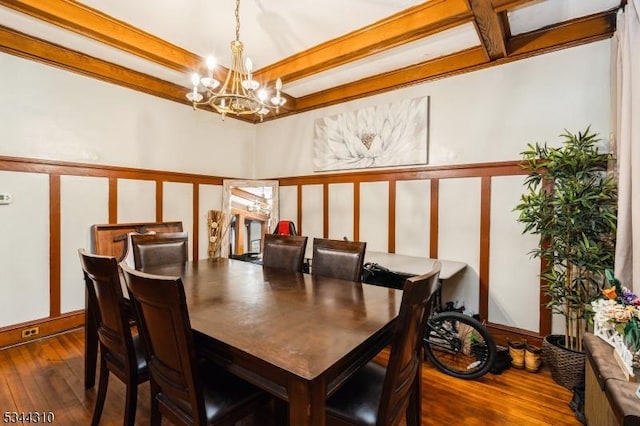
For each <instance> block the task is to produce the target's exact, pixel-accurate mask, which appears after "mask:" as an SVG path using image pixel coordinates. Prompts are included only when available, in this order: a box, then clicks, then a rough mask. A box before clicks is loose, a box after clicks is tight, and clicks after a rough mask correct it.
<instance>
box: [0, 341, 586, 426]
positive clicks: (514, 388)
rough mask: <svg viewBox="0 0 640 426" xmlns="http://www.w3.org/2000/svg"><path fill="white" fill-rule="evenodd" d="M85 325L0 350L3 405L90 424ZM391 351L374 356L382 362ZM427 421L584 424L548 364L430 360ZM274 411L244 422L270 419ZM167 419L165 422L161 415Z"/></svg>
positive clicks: (117, 392)
mask: <svg viewBox="0 0 640 426" xmlns="http://www.w3.org/2000/svg"><path fill="white" fill-rule="evenodd" d="M83 350H84V332H83V330H74V331H71V332H69V333H65V334H61V335H58V336H54V337H51V338H48V339H43V340H40V341H34V342H30V343H28V344H24V345H20V346H15V347H12V348H7V349H4V350H0V409H1V410H2V411H3V413H4V412H7V411H16V412H24V411H39V412H42V411H52V412H53V413H54V414H55V423H56V424H60V425H88V424H90V421H91V414H92V411H93V405H94V402H95V395H96V388H94V389H91V390H88V391H85V390H84V385H83V356H82V354H83ZM387 355H388V353H387V352H383V353H382V354H380V355H379V356H378V358H377V360H378V361H380V362H385V361H386V359H387ZM422 380H423V398H424V399H423V415H422V424H423V425H448V426H449V425H450V426H453V425H519V426H521V425H579V424H580V423H579V422H578V421H577V420H576V419H575V417H574V415H573V412H572V411H571V409H570V408H569V406H568V403H569V401H570V400H571V392H569V391H568V390H567V389H565V388H563V387H561V386H559V385H557V384H556V383H555V382H553V380H552V379H551V377H550V375H549V372H548V370H547V369H544V368H543V369H542V371H541V372H540V373H537V374H532V373H527V372H526V371H522V370H515V369H508V370H506V371H505V372H504V373H502V374H500V375H493V374H488V375H486V376H484V377H482V378H481V379H479V380H474V381H465V380H460V379H455V378H452V377H449V376H446V375H444V374H442V373H440V372H439V371H437V370H435V369H434V368H432V367H431V365H430V364H429V363H428V362H425V364H424V369H423V377H422ZM124 399H125V387H124V385H123V384H122V383H121V382H120V381H119V380H118V379H117V378H115V377H113V376H112V377H111V380H110V381H109V391H108V394H107V400H106V402H105V407H104V412H103V414H102V421H101V425H121V424H122V416H123V410H124ZM148 400H149V386H148V384H143V385H141V386H140V391H139V395H138V412H137V416H136V424H139V425H145V424H148V423H149V402H148ZM271 419H272V415H271V411H270V410H268V409H266V410H265V412H264V413H261V414H259V415H257V416H256V417H255V418H253V419H247V420H246V421H243V422H242V423H243V425H244V424H246V425H252V424H253V425H258V426H266V425H271V424H273V421H272V420H271ZM163 424H168V423H167V422H163Z"/></svg>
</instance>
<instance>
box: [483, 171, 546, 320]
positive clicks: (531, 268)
mask: <svg viewBox="0 0 640 426" xmlns="http://www.w3.org/2000/svg"><path fill="white" fill-rule="evenodd" d="M524 180H525V177H524V176H504V177H503V176H500V177H494V178H492V179H491V233H490V238H491V247H490V251H489V321H490V322H492V323H496V324H504V325H510V326H513V327H518V328H522V329H525V330H531V331H534V332H538V331H539V330H538V328H539V320H540V280H539V279H538V277H537V274H538V273H539V272H540V262H539V261H538V260H534V259H531V257H530V255H529V254H528V253H529V251H531V250H532V249H533V248H535V247H536V246H537V245H538V241H539V239H538V238H536V237H535V236H534V235H529V234H527V235H522V230H523V229H524V228H523V225H522V224H520V223H518V221H517V218H518V213H517V212H515V211H513V208H514V207H515V206H516V205H517V204H518V202H519V201H520V196H519V193H522V192H524V186H523V184H524ZM505 265H509V268H505ZM514 271H517V273H514ZM513 300H527V301H528V303H526V304H520V303H519V304H514V303H513V302H512V301H513Z"/></svg>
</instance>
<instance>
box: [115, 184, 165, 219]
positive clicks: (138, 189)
mask: <svg viewBox="0 0 640 426" xmlns="http://www.w3.org/2000/svg"><path fill="white" fill-rule="evenodd" d="M135 222H161V220H158V218H157V217H156V182H154V181H148V180H132V179H118V220H117V222H116V223H135Z"/></svg>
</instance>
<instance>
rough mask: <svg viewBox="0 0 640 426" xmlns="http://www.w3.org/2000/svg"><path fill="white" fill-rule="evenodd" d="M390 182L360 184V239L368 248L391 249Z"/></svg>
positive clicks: (374, 249) (373, 249)
mask: <svg viewBox="0 0 640 426" xmlns="http://www.w3.org/2000/svg"><path fill="white" fill-rule="evenodd" d="M388 230H389V184H388V183H387V182H363V183H361V184H360V241H365V242H366V243H367V250H371V251H383V252H387V251H389V250H388V248H389V231H388Z"/></svg>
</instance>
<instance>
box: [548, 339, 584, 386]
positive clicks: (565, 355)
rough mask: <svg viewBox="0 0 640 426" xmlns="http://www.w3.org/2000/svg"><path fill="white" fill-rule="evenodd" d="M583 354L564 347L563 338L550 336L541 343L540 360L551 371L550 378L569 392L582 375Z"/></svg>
mask: <svg viewBox="0 0 640 426" xmlns="http://www.w3.org/2000/svg"><path fill="white" fill-rule="evenodd" d="M585 358H586V355H585V353H584V352H578V351H574V350H571V349H567V348H565V347H564V336H560V335H557V334H550V335H548V336H546V337H545V338H544V340H543V341H542V359H543V361H544V363H545V364H546V365H548V366H549V369H550V370H551V377H552V378H553V380H555V381H556V383H558V384H559V385H561V386H564V387H565V388H567V389H569V390H573V389H574V387H575V386H576V385H578V384H580V381H581V380H582V376H583V375H584V361H585Z"/></svg>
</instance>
